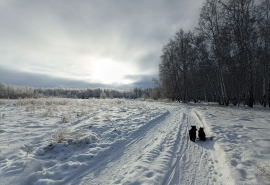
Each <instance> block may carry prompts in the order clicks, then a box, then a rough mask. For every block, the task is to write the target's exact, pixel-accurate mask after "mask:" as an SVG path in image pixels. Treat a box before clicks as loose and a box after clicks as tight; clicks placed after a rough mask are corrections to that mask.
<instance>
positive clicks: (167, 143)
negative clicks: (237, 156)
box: [66, 105, 234, 185]
mask: <svg viewBox="0 0 270 185" xmlns="http://www.w3.org/2000/svg"><path fill="white" fill-rule="evenodd" d="M166 108H167V109H168V111H169V114H165V115H163V116H161V117H159V118H158V119H156V120H154V121H152V122H149V123H148V124H147V125H146V126H144V127H143V128H142V129H140V130H139V131H138V132H136V133H135V134H134V135H133V137H132V139H131V140H130V141H128V142H126V143H120V144H119V146H116V147H115V148H114V149H113V150H111V151H110V152H109V153H106V155H104V156H103V158H101V160H99V161H96V163H94V164H93V165H92V166H89V167H88V168H87V169H86V170H85V171H84V172H83V173H81V174H80V175H79V176H77V177H76V178H74V177H71V178H74V179H73V180H71V179H67V180H68V181H67V182H66V183H68V184H85V185H86V184H96V185H98V184H100V185H101V184H133V185H136V184H138V185H139V184H184V185H189V184H190V185H191V184H192V185H193V184H198V185H199V184H200V185H201V184H234V183H233V182H232V179H230V174H228V173H224V174H222V172H224V170H218V166H219V165H217V164H216V163H218V161H217V160H215V159H214V152H213V145H214V141H211V140H208V141H206V142H200V141H198V142H196V143H193V142H190V141H189V137H188V130H189V129H190V126H191V125H197V127H199V126H206V125H205V124H204V122H203V120H201V118H200V116H199V115H198V114H197V113H196V112H195V111H193V110H192V108H188V107H183V106H169V105H168V106H167V107H166ZM220 157H222V156H219V159H220ZM225 171H226V170H225ZM69 180H70V181H69ZM222 180H226V181H223V182H221V181H222Z"/></svg>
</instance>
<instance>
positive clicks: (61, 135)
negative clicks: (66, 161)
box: [53, 128, 68, 143]
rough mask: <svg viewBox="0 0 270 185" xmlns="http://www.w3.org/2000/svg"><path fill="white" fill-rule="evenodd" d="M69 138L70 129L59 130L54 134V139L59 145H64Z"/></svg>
mask: <svg viewBox="0 0 270 185" xmlns="http://www.w3.org/2000/svg"><path fill="white" fill-rule="evenodd" d="M67 137H68V129H67V128H58V129H57V130H56V131H55V132H54V134H53V138H54V139H55V141H56V142H57V143H62V142H63V141H64V140H65V139H67Z"/></svg>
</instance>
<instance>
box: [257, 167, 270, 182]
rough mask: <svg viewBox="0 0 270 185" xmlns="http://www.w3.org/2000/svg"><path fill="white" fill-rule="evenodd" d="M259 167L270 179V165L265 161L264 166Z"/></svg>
mask: <svg viewBox="0 0 270 185" xmlns="http://www.w3.org/2000/svg"><path fill="white" fill-rule="evenodd" d="M257 168H258V170H259V172H261V174H262V175H263V176H265V177H266V178H267V179H268V180H269V181H270V165H269V164H266V163H265V164H264V165H263V166H258V167H257Z"/></svg>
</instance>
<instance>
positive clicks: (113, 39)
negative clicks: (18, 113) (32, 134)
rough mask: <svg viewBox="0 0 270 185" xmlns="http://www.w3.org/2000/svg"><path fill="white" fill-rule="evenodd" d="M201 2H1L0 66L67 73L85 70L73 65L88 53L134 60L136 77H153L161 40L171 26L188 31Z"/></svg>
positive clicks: (172, 29)
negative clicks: (147, 75) (147, 74)
mask: <svg viewBox="0 0 270 185" xmlns="http://www.w3.org/2000/svg"><path fill="white" fill-rule="evenodd" d="M202 2H203V0H170V1H167V0H160V1H156V0H140V1H131V0H115V1H111V0H90V1H84V0H82V1H74V0H58V1H54V0H48V1H35V0H24V1H19V0H8V1H2V2H0V5H1V6H0V25H1V29H0V35H1V37H0V43H1V44H0V53H1V56H0V65H2V66H6V67H11V68H13V69H14V70H16V71H20V70H21V69H22V68H27V69H29V70H39V71H40V72H42V71H43V72H44V75H45V72H47V73H46V75H47V77H50V74H52V73H57V72H59V73H65V74H69V75H70V77H72V76H76V75H78V74H84V73H86V72H82V71H81V70H84V69H85V68H86V67H83V68H79V66H81V62H82V61H84V60H85V58H87V56H89V55H90V56H97V57H105V58H111V59H112V60H114V61H117V62H119V63H130V64H136V65H137V67H138V76H140V75H145V74H146V73H149V69H153V71H152V72H151V73H152V74H149V75H157V72H158V63H159V56H160V55H161V49H162V46H163V44H165V43H166V42H168V40H169V39H170V38H172V37H173V35H174V33H175V32H176V30H178V29H180V28H183V29H185V30H187V29H193V27H194V26H195V25H196V23H197V19H198V15H199V12H198V9H199V7H201V5H202ZM2 54H3V55H2ZM89 62H93V61H89ZM42 68H43V69H44V70H42ZM26 76H27V75H26ZM26 76H24V77H26ZM66 76H67V75H66ZM22 77H23V76H22ZM53 78H55V77H50V78H45V79H48V80H49V79H53ZM63 79H67V78H63ZM25 81H27V80H25ZM52 81H53V80H52ZM55 82H56V81H55ZM21 83H22V85H23V83H24V82H23V81H22V82H21ZM44 83H46V81H45V82H44ZM74 83H75V82H74ZM136 83H138V82H136ZM59 84H61V83H60V82H59ZM142 84H143V83H142ZM54 85H56V86H57V84H56V83H54ZM131 85H132V84H131ZM133 85H134V84H133ZM82 86H83V85H82Z"/></svg>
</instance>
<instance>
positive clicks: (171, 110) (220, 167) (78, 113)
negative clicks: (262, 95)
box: [0, 98, 270, 185]
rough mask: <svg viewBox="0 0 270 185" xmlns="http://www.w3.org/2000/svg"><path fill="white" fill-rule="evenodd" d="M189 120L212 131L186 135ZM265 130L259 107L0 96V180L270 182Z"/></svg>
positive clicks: (268, 119)
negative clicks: (265, 171)
mask: <svg viewBox="0 0 270 185" xmlns="http://www.w3.org/2000/svg"><path fill="white" fill-rule="evenodd" d="M191 125H196V126H197V128H199V127H200V126H201V127H204V128H205V131H206V134H207V136H208V137H210V136H214V137H215V138H214V139H213V140H210V139H208V140H207V141H205V142H202V141H196V143H193V142H190V141H189V139H188V130H189V129H190V126H191ZM269 136H270V111H269V109H264V108H253V109H250V108H244V107H218V106H215V105H204V104H188V105H186V104H177V103H158V102H147V101H131V100H122V99H105V100H97V99H89V100H72V99H53V98H51V99H36V100H32V99H30V100H29V99H28V100H0V179H1V180H0V184H1V185H2V184H3V185H9V184H20V185H31V184H40V185H41V184H42V185H47V184H53V185H56V184H74V185H77V184H82V185H83V184H85V185H89V184H91V185H95V184H100V185H101V184H102V185H103V184H106V185H107V184H133V185H140V184H157V185H159V184H172V185H173V184H183V185H186V184H187V185H191V184H197V185H201V184H228V185H233V184H237V185H238V184H250V185H252V184H269V181H267V180H266V178H264V177H263V176H262V175H261V173H260V172H259V171H258V170H257V166H261V165H263V164H264V163H265V162H266V163H267V162H269V161H270V155H269V153H270V137H269ZM60 141H61V142H60Z"/></svg>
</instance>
